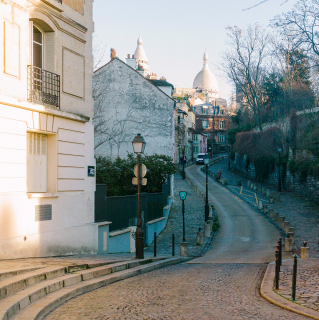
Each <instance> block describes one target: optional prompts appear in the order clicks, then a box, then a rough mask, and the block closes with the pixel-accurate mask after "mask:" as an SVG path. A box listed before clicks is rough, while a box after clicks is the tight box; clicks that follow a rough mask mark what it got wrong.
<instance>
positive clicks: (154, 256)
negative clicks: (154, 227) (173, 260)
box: [154, 232, 156, 257]
mask: <svg viewBox="0 0 319 320" xmlns="http://www.w3.org/2000/svg"><path fill="white" fill-rule="evenodd" d="M154 257H156V232H154Z"/></svg>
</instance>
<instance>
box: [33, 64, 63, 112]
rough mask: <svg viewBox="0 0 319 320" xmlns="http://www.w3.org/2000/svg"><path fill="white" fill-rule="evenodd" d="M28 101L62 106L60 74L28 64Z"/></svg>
mask: <svg viewBox="0 0 319 320" xmlns="http://www.w3.org/2000/svg"><path fill="white" fill-rule="evenodd" d="M28 101H30V102H37V103H43V104H49V105H52V106H55V107H57V108H60V76H59V75H58V74H55V73H53V72H49V71H46V70H43V69H41V68H38V67H35V66H28Z"/></svg>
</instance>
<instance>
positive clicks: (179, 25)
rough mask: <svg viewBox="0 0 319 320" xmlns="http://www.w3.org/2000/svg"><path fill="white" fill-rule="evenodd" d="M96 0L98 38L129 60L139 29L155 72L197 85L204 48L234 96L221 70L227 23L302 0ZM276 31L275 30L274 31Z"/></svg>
mask: <svg viewBox="0 0 319 320" xmlns="http://www.w3.org/2000/svg"><path fill="white" fill-rule="evenodd" d="M261 1H262V0H161V1H156V0H135V1H130V0H116V1H106V0H95V1H94V3H93V5H94V12H93V14H94V16H93V19H94V23H95V35H94V37H95V41H96V43H98V44H99V45H100V46H101V47H102V48H105V50H106V51H105V52H106V58H107V60H109V58H108V57H109V53H110V49H111V48H114V49H115V51H116V53H117V57H119V58H120V59H121V60H123V61H125V58H126V57H127V54H128V53H129V54H131V55H132V54H134V51H135V49H136V46H137V39H138V36H139V34H140V35H141V37H142V40H143V47H144V50H145V53H146V56H147V58H148V62H149V65H150V68H151V72H153V73H156V74H157V76H158V77H161V76H164V77H165V78H166V79H167V81H168V82H170V83H172V84H173V85H174V86H178V87H185V88H192V86H193V81H194V79H195V76H196V75H197V73H198V72H199V71H200V70H201V69H202V66H203V54H204V51H205V48H206V49H207V52H208V57H209V67H210V69H211V71H213V73H214V74H215V76H216V77H217V80H218V83H219V88H220V95H221V97H222V98H225V99H227V100H229V99H230V96H231V92H232V91H233V87H232V85H231V83H229V82H228V80H227V79H226V78H225V76H224V74H223V73H222V72H221V71H220V69H219V67H218V66H219V64H220V62H221V61H222V56H223V51H225V50H226V48H227V30H226V28H227V27H228V26H238V27H239V28H246V27H247V26H248V25H249V24H255V23H258V24H259V25H261V26H265V27H266V26H267V25H268V24H269V20H270V19H272V18H273V17H274V16H276V15H278V14H281V13H282V12H287V11H290V10H291V9H292V7H293V5H294V4H296V3H297V0H288V1H286V2H285V0H268V1H266V2H264V3H262V4H260V5H259V6H257V7H255V8H251V9H250V10H244V9H246V8H250V7H252V6H253V5H255V4H257V3H259V2H261ZM270 31H271V30H270Z"/></svg>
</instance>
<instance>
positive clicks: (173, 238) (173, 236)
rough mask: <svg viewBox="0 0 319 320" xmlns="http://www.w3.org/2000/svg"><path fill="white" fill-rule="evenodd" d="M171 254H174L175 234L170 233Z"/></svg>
mask: <svg viewBox="0 0 319 320" xmlns="http://www.w3.org/2000/svg"><path fill="white" fill-rule="evenodd" d="M172 256H173V257H174V256H175V234H174V233H173V234H172Z"/></svg>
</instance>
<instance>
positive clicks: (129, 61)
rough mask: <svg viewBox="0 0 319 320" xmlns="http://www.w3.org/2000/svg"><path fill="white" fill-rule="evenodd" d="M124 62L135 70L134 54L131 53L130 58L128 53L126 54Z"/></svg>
mask: <svg viewBox="0 0 319 320" xmlns="http://www.w3.org/2000/svg"><path fill="white" fill-rule="evenodd" d="M126 64H127V65H129V66H130V67H131V68H133V69H134V70H136V59H134V54H132V58H131V55H130V54H128V55H127V58H126Z"/></svg>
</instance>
